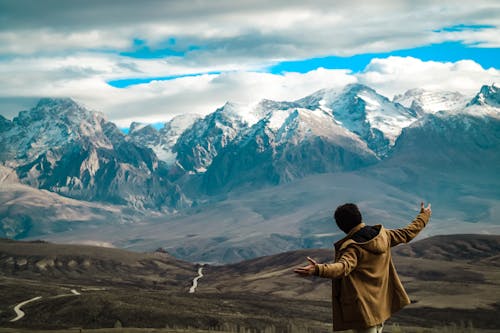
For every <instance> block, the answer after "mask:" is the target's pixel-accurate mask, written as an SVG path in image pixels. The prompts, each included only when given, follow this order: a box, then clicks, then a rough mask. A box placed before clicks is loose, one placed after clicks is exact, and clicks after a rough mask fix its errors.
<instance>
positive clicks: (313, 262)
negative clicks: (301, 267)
mask: <svg viewBox="0 0 500 333" xmlns="http://www.w3.org/2000/svg"><path fill="white" fill-rule="evenodd" d="M307 260H309V262H310V263H311V264H313V265H316V264H317V262H316V260H314V259H313V258H311V257H307Z"/></svg>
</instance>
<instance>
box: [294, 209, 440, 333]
mask: <svg viewBox="0 0 500 333" xmlns="http://www.w3.org/2000/svg"><path fill="white" fill-rule="evenodd" d="M431 214H432V211H431V204H429V205H428V206H427V207H424V203H423V202H422V203H421V204H420V214H418V216H417V217H416V218H415V220H414V221H413V222H411V223H410V224H409V225H408V226H406V227H405V228H402V229H394V230H388V229H385V228H384V227H383V226H381V225H375V226H367V225H365V224H364V223H363V222H362V218H361V213H360V212H359V209H358V207H357V206H356V205H355V204H352V203H348V204H345V205H342V206H339V207H338V208H337V209H336V210H335V215H334V217H335V222H336V223H337V226H338V227H339V228H340V229H341V230H342V231H344V232H345V233H346V234H347V236H346V237H344V238H343V239H341V240H339V241H338V242H336V243H335V262H334V263H331V264H318V263H317V262H316V261H315V260H313V259H311V258H309V257H307V260H308V261H309V265H307V266H304V267H300V268H296V269H295V270H294V271H295V273H297V274H299V275H301V276H311V275H316V276H320V277H323V278H329V279H333V286H332V287H333V288H332V289H333V290H332V308H333V330H334V331H343V330H348V329H353V330H354V331H355V332H363V333H381V332H382V328H383V324H384V321H386V320H387V319H388V318H389V317H390V316H391V315H392V314H393V313H395V312H396V311H398V310H400V309H401V308H403V307H404V306H405V305H408V304H410V299H409V298H408V295H407V294H406V292H405V290H404V288H403V285H402V284H401V281H400V280H399V277H398V275H397V273H396V269H395V268H394V264H393V263H392V256H391V249H390V248H391V247H393V246H395V245H398V244H401V243H408V242H409V241H411V240H412V239H413V238H415V236H417V234H418V233H419V232H420V230H422V229H423V228H424V227H425V226H426V224H427V223H428V222H429V218H430V217H431Z"/></svg>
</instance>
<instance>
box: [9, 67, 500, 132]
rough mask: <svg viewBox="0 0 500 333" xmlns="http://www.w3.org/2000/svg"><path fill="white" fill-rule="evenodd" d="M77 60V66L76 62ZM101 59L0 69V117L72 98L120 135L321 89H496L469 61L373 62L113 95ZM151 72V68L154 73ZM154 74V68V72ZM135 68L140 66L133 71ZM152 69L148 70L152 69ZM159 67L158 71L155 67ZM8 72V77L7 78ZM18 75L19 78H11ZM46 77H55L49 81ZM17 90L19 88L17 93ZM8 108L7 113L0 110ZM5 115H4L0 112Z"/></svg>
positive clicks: (497, 74) (499, 74)
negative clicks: (135, 126)
mask: <svg viewBox="0 0 500 333" xmlns="http://www.w3.org/2000/svg"><path fill="white" fill-rule="evenodd" d="M81 60H82V59H80V61H81ZM106 61H107V60H106V59H101V60H98V59H97V60H96V59H95V58H88V59H87V61H86V63H85V65H82V66H81V67H78V63H79V60H78V59H69V60H68V59H65V60H64V61H63V60H61V61H60V63H59V67H58V66H55V65H54V64H52V65H51V64H49V63H47V64H44V63H43V62H36V61H33V63H30V62H28V65H26V64H24V65H25V66H27V69H26V71H25V72H23V71H22V67H23V63H22V62H21V61H18V62H14V63H12V64H15V66H14V67H13V68H11V67H9V66H7V67H4V66H0V75H2V76H4V75H5V76H4V77H6V76H8V77H12V80H14V81H15V87H14V88H13V87H10V86H9V84H8V82H7V81H6V82H7V84H5V83H3V81H0V94H1V96H3V97H4V100H2V99H1V98H0V113H1V114H4V115H7V116H13V113H12V108H13V105H15V102H16V99H15V98H14V99H13V98H12V96H14V97H17V98H19V108H18V109H17V110H16V111H19V110H21V109H23V108H25V107H26V102H27V101H32V100H31V99H29V98H31V97H44V96H49V97H51V96H53V97H58V96H59V97H62V96H66V97H72V98H74V99H76V100H77V101H78V102H81V103H83V104H84V105H85V106H87V107H88V108H91V109H93V110H98V111H101V112H103V113H105V114H106V115H107V117H108V119H110V120H112V121H114V122H116V123H117V124H118V125H119V126H123V127H126V126H128V125H129V124H130V122H131V121H142V122H160V121H166V120H168V119H170V118H171V117H172V116H173V115H177V114H183V113H198V114H207V113H210V112H213V111H214V110H215V109H216V108H218V107H220V106H222V105H223V104H224V103H225V102H226V101H232V102H237V103H244V104H245V103H252V102H257V101H259V100H261V99H263V98H266V99H273V100H296V99H299V98H302V97H304V96H307V95H308V94H311V93H313V92H314V91H316V90H319V89H323V88H340V87H343V86H344V85H346V84H348V83H353V82H360V83H364V84H366V85H368V86H371V87H373V88H375V89H376V90H377V91H378V92H379V93H381V94H383V95H385V96H387V97H389V98H391V97H392V96H394V95H395V94H400V93H403V92H405V91H406V90H408V89H412V88H417V87H418V88H425V89H429V90H452V91H459V92H461V93H464V94H468V95H473V94H474V93H476V92H477V91H478V90H479V88H480V87H481V85H483V84H492V83H494V82H500V71H499V70H496V69H488V70H486V69H483V68H482V67H481V66H480V65H478V64H477V63H475V62H473V61H469V60H467V61H458V62H455V63H451V62H448V63H442V62H435V61H421V60H419V59H415V58H411V57H404V58H403V57H389V58H386V59H373V60H372V61H371V62H370V64H369V65H368V66H367V67H366V69H365V70H364V71H363V72H362V73H359V74H351V73H350V72H349V71H347V70H329V69H323V68H319V69H316V70H313V71H310V72H308V73H304V74H301V73H284V74H283V75H277V74H270V73H260V72H251V71H233V72H226V73H222V74H210V75H208V74H207V75H200V76H193V77H183V78H178V79H174V80H168V81H153V82H151V83H147V84H140V85H134V86H130V87H127V88H122V89H119V88H114V87H111V86H109V85H108V84H106V82H105V80H104V79H103V78H106V77H112V76H113V75H116V73H122V74H125V75H131V73H130V71H129V70H128V69H127V68H128V67H127V66H125V67H123V68H122V67H119V66H118V67H117V66H115V65H110V64H108V63H107V62H106ZM35 65H37V66H38V67H37V68H38V71H39V72H38V74H37V80H35V81H33V82H31V81H30V80H31V78H32V77H33V76H32V74H31V73H32V69H31V67H30V66H35ZM134 65H135V63H134ZM155 66H156V65H155ZM158 66H160V65H158ZM139 67H140V66H139ZM153 67H154V66H153ZM160 67H161V66H160ZM9 68H10V70H11V71H10V72H9ZM68 68H73V71H76V69H74V68H80V70H81V75H80V76H78V77H75V76H74V75H66V74H67V71H68ZM16 73H18V74H19V73H21V75H15V74H16ZM54 77H58V79H57V80H54ZM19 87H25V88H24V89H19ZM6 107H8V108H9V110H6V109H5V108H6ZM7 111H9V112H10V113H9V112H7Z"/></svg>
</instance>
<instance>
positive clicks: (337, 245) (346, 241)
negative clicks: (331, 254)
mask: <svg viewBox="0 0 500 333" xmlns="http://www.w3.org/2000/svg"><path fill="white" fill-rule="evenodd" d="M365 226H366V224H364V223H363V222H361V223H360V224H358V225H357V226H355V227H353V228H352V229H351V231H349V233H348V234H347V235H346V236H345V237H344V238H342V239H341V240H339V241H337V242H336V243H335V244H334V246H335V249H340V248H341V247H342V245H345V246H347V245H348V244H349V240H351V242H350V243H355V242H354V241H353V240H352V239H351V237H352V236H353V235H354V234H355V233H357V232H358V231H359V230H361V229H362V228H364V227H365Z"/></svg>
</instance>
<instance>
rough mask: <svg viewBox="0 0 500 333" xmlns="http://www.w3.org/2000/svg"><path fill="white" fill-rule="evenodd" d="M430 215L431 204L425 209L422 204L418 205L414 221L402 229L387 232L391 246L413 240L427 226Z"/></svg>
mask: <svg viewBox="0 0 500 333" xmlns="http://www.w3.org/2000/svg"><path fill="white" fill-rule="evenodd" d="M431 215H432V210H431V204H429V205H428V206H427V207H424V203H423V202H422V203H420V213H419V214H418V215H417V217H416V218H415V220H413V221H412V222H411V223H410V224H408V225H407V226H406V227H404V228H401V229H393V230H388V234H389V237H390V240H391V246H395V245H398V244H401V243H408V242H409V241H411V240H412V239H413V238H415V237H416V236H417V235H418V233H419V232H420V231H421V230H422V229H423V228H424V227H425V226H426V225H427V223H428V222H429V219H430V218H431Z"/></svg>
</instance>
